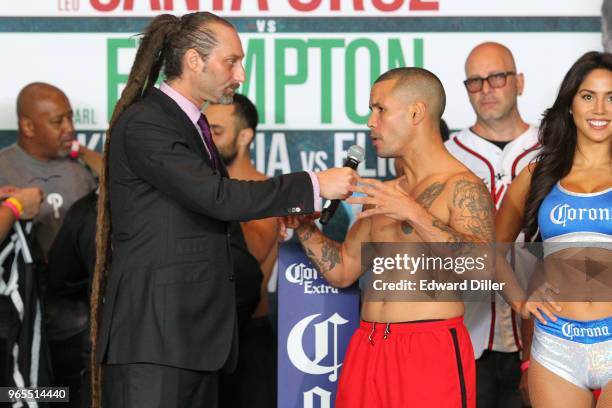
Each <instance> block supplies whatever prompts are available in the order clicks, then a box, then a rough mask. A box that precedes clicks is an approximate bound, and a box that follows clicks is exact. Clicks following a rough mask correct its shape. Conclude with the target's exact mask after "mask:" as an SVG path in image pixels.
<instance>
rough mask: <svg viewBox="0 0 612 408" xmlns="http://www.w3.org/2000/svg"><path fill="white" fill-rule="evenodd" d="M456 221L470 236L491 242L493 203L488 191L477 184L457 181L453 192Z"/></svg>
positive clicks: (492, 237)
mask: <svg viewBox="0 0 612 408" xmlns="http://www.w3.org/2000/svg"><path fill="white" fill-rule="evenodd" d="M453 206H454V207H455V210H456V211H457V215H456V219H457V221H459V222H460V223H461V224H462V225H463V227H464V228H465V229H466V230H467V231H469V232H470V234H472V235H474V236H476V237H480V238H482V239H483V240H485V241H486V242H490V241H493V240H494V238H495V233H494V232H493V203H492V201H491V194H490V193H489V190H487V188H486V187H485V186H484V185H483V184H482V183H478V182H473V181H468V180H459V182H457V184H456V185H455V191H454V192H453Z"/></svg>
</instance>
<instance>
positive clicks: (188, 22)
mask: <svg viewBox="0 0 612 408" xmlns="http://www.w3.org/2000/svg"><path fill="white" fill-rule="evenodd" d="M213 23H218V24H223V25H226V26H229V27H233V26H232V25H231V24H230V23H229V22H228V21H227V20H225V19H223V18H221V17H218V16H216V15H214V14H212V13H208V12H199V13H191V14H186V15H184V16H183V17H181V18H178V17H176V16H173V15H170V14H162V15H160V16H157V17H155V18H154V19H153V20H152V21H151V23H150V24H149V25H148V26H147V28H146V29H145V32H144V33H143V34H142V38H141V41H140V45H139V47H138V51H137V52H136V58H135V60H134V65H132V70H131V71H130V75H129V77H128V82H127V84H126V86H125V89H124V90H123V92H122V93H121V98H120V99H119V101H118V102H117V104H116V105H115V110H114V111H113V115H112V117H111V120H110V123H109V127H108V131H107V133H106V141H105V143H104V161H103V165H102V172H101V174H100V195H99V197H98V220H97V226H98V229H97V233H96V267H95V272H94V276H93V283H92V288H91V299H90V306H91V316H90V317H91V318H90V321H91V330H90V340H91V346H92V347H91V348H92V352H91V402H92V408H99V407H100V405H101V401H100V398H101V385H102V384H101V375H102V372H101V367H100V365H99V364H97V363H96V354H97V350H98V344H97V340H98V335H99V328H100V310H101V303H102V302H101V301H102V298H103V296H104V287H105V284H106V278H107V276H108V273H109V267H110V261H111V250H110V249H111V243H110V232H111V217H110V205H109V194H108V193H109V183H108V151H109V146H110V142H111V135H112V133H113V127H114V125H115V123H117V119H118V118H119V117H120V116H121V114H122V113H123V112H124V111H125V110H126V109H127V108H128V107H129V106H130V105H132V104H133V103H134V102H136V101H137V100H138V99H140V98H141V97H142V96H143V95H144V94H145V93H146V92H147V91H148V90H149V89H150V88H151V87H153V85H155V83H156V81H157V79H158V77H159V73H160V71H161V68H162V66H163V67H164V73H165V75H166V78H167V79H173V78H176V77H179V76H180V75H181V74H182V60H183V56H184V55H185V52H186V51H187V50H189V49H195V50H196V51H197V52H198V53H199V54H200V55H201V56H202V58H204V59H206V58H207V56H208V55H209V54H210V52H211V51H212V49H213V48H214V47H215V46H216V45H217V44H218V41H217V38H216V36H215V34H214V31H213V30H212V29H211V25H212V24H213Z"/></svg>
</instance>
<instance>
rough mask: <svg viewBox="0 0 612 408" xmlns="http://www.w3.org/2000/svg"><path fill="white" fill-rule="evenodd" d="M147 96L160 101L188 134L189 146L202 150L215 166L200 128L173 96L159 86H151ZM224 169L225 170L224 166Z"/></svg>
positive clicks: (211, 164)
mask: <svg viewBox="0 0 612 408" xmlns="http://www.w3.org/2000/svg"><path fill="white" fill-rule="evenodd" d="M145 98H150V99H152V100H154V101H155V102H157V103H159V104H160V105H161V106H162V107H163V108H164V110H165V111H167V112H168V113H170V116H171V117H172V118H173V119H175V123H176V124H177V125H179V128H180V129H181V131H182V133H183V134H185V135H187V138H186V139H187V143H188V144H189V147H191V148H192V149H193V150H194V151H197V152H200V155H201V156H202V158H203V159H204V161H205V162H206V164H208V166H209V167H210V168H213V163H212V160H211V159H210V156H209V155H208V150H206V147H205V146H204V141H203V140H202V136H200V133H198V130H197V129H196V127H195V125H194V124H193V122H191V120H190V119H189V117H188V116H187V114H186V113H185V112H184V111H183V110H182V109H181V107H180V106H178V105H177V103H176V102H174V100H173V99H172V98H170V97H169V96H168V95H166V94H165V93H163V92H162V91H160V90H159V89H157V88H150V89H149V91H148V92H147V94H146V95H145ZM223 169H224V171H225V167H224V166H223ZM225 173H227V171H225Z"/></svg>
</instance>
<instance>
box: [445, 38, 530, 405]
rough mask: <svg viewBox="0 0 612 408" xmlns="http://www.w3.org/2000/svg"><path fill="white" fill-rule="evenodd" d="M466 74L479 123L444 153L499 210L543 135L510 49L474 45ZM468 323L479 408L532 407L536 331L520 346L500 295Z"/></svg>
mask: <svg viewBox="0 0 612 408" xmlns="http://www.w3.org/2000/svg"><path fill="white" fill-rule="evenodd" d="M465 73H466V80H465V81H464V84H465V87H466V90H467V93H468V96H469V98H470V103H471V105H472V107H473V109H474V112H475V113H476V123H475V124H474V125H473V126H471V127H469V128H466V129H463V130H461V131H459V132H457V133H455V134H454V135H451V138H450V140H448V141H447V142H446V143H445V144H446V148H447V149H448V150H449V152H450V153H451V154H452V155H453V156H455V157H456V158H457V159H459V160H460V161H461V162H462V163H463V164H465V165H466V166H467V167H468V168H469V169H470V170H472V172H474V173H475V174H476V175H477V176H478V177H480V178H481V179H482V180H483V181H484V183H485V184H486V185H487V187H488V188H489V190H490V191H491V197H492V199H493V202H494V203H495V206H496V208H499V206H500V204H501V201H502V198H503V197H504V195H505V193H506V191H507V189H508V186H509V185H510V182H511V181H512V179H513V178H514V177H515V176H516V175H517V174H519V172H520V171H521V170H522V169H523V167H525V166H526V165H527V164H529V162H530V161H531V160H532V159H533V158H534V157H535V155H536V154H537V151H538V148H539V144H538V129H537V128H536V127H534V126H530V125H529V124H527V123H525V121H523V119H522V118H521V115H520V113H519V111H518V106H517V99H518V96H519V95H521V94H522V93H523V87H524V77H523V74H522V73H519V72H517V69H516V64H515V61H514V57H513V55H512V53H511V52H510V50H509V49H508V48H506V47H505V46H503V45H501V44H497V43H490V42H489V43H483V44H480V45H478V46H476V47H475V48H474V49H473V50H472V51H471V52H470V54H469V56H468V58H467V60H466V63H465ZM498 239H499V237H498ZM465 323H466V325H467V327H468V329H469V331H470V337H471V339H472V344H473V346H474V355H475V357H476V359H477V360H476V375H477V380H476V384H477V397H476V401H477V407H478V408H497V407H504V408H505V407H508V408H511V407H512V408H514V407H516V408H520V407H521V405H522V403H521V393H522V394H523V400H524V403H525V404H528V393H527V372H526V371H525V372H524V373H523V374H521V370H520V366H521V356H520V355H519V352H520V350H521V349H522V350H523V352H522V360H523V361H528V360H529V348H530V345H531V332H532V330H533V329H532V325H530V324H529V323H528V322H527V323H526V324H523V325H522V326H523V333H522V340H523V342H521V328H520V327H519V323H520V316H516V315H515V313H514V312H513V311H512V310H511V308H510V306H508V304H507V303H506V302H505V301H504V300H503V299H502V297H501V296H500V295H499V294H493V295H492V299H491V303H485V302H467V303H466V312H465ZM524 323H525V322H524ZM521 343H522V344H523V347H522V346H521ZM519 384H520V389H521V393H519Z"/></svg>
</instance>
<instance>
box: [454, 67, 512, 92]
mask: <svg viewBox="0 0 612 408" xmlns="http://www.w3.org/2000/svg"><path fill="white" fill-rule="evenodd" d="M509 75H516V72H513V71H507V72H496V73H494V74H491V75H489V76H488V77H486V78H480V77H476V78H468V79H466V80H465V81H463V84H464V85H465V88H466V89H467V90H468V92H470V93H475V92H480V91H481V90H482V85H483V83H484V81H487V82H488V83H489V86H490V87H491V88H503V87H504V86H506V81H507V80H508V76H509Z"/></svg>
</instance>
